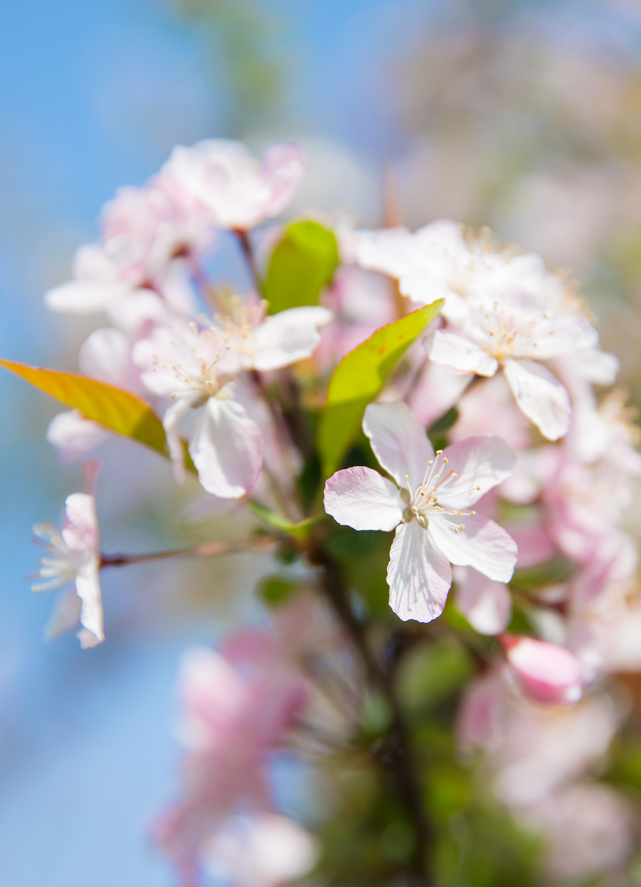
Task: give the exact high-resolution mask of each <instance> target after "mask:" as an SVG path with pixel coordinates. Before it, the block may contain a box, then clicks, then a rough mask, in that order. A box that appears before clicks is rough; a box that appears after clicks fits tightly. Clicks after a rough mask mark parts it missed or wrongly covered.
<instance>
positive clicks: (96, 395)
mask: <svg viewBox="0 0 641 887" xmlns="http://www.w3.org/2000/svg"><path fill="white" fill-rule="evenodd" d="M0 366H3V367H5V368H6V369H8V370H9V371H10V372H12V373H15V374H16V376H20V378H21V379H24V380H25V381H27V382H30V383H31V384H32V385H34V386H35V387H36V388H39V389H40V390H41V391H44V392H46V393H47V394H50V395H51V397H55V398H56V400H59V401H60V402H61V403H64V404H65V405H66V406H68V407H71V408H72V409H74V410H79V411H80V412H81V413H82V415H83V416H84V417H85V418H86V419H91V420H92V421H94V422H98V423H99V424H100V425H104V427H105V428H108V429H109V430H110V431H115V432H116V434H122V435H124V437H131V438H133V439H134V440H137V441H139V442H140V443H143V444H145V445H146V446H148V447H151V449H152V450H157V451H158V452H159V453H162V455H163V456H166V455H167V453H166V437H165V429H164V428H163V427H162V422H161V421H160V419H159V418H158V416H157V415H156V414H155V413H154V412H153V410H152V409H151V407H150V406H149V404H147V403H145V401H144V400H142V399H141V398H140V397H136V395H135V394H131V393H130V392H129V391H125V390H124V389H122V388H114V386H113V385H107V384H105V383H104V382H98V381H96V380H95V379H89V378H87V376H80V375H78V374H77V373H66V372H63V371H62V370H47V369H41V368H40V367H32V366H28V365H27V364H26V363H18V362H17V361H13V360H0Z"/></svg>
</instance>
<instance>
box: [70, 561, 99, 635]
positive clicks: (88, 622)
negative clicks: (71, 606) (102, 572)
mask: <svg viewBox="0 0 641 887" xmlns="http://www.w3.org/2000/svg"><path fill="white" fill-rule="evenodd" d="M76 593H77V594H78V597H79V598H80V600H81V601H82V608H81V610H80V624H81V625H82V626H83V628H84V629H85V630H84V631H83V630H81V631H79V632H78V638H79V640H80V643H81V645H82V647H83V648H84V647H94V646H95V645H96V644H99V643H100V642H101V641H104V639H105V631H104V624H103V613H102V595H101V593H100V581H99V579H98V562H97V559H96V563H95V565H94V566H93V568H90V567H89V568H87V569H86V570H83V572H81V573H78V575H77V576H76Z"/></svg>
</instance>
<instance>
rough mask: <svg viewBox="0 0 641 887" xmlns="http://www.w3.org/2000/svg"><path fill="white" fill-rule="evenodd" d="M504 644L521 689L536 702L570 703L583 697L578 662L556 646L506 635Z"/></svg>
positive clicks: (503, 638)
mask: <svg viewBox="0 0 641 887" xmlns="http://www.w3.org/2000/svg"><path fill="white" fill-rule="evenodd" d="M501 643H502V644H503V646H504V647H505V649H506V653H507V659H508V662H509V663H510V665H511V666H512V668H513V669H514V671H515V672H516V673H517V675H518V677H519V680H520V682H521V686H522V687H523V689H524V690H525V692H526V693H527V694H528V696H529V697H530V698H531V699H533V700H534V701H536V702H543V703H551V704H555V703H557V704H558V703H560V704H563V703H567V702H576V701H577V700H578V699H580V698H581V693H582V689H583V688H582V682H581V666H580V664H579V660H578V659H577V658H576V656H574V655H573V654H572V653H570V651H569V650H566V649H565V647H560V646H558V645H557V644H548V643H546V642H545V641H536V640H534V639H533V638H528V637H515V636H514V635H509V634H504V635H502V636H501Z"/></svg>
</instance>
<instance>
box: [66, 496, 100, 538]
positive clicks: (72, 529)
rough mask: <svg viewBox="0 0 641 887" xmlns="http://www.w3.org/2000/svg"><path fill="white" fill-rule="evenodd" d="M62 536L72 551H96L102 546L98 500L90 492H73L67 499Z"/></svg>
mask: <svg viewBox="0 0 641 887" xmlns="http://www.w3.org/2000/svg"><path fill="white" fill-rule="evenodd" d="M62 537H63V539H64V540H65V542H66V543H67V545H68V547H69V548H70V549H71V550H72V551H77V552H88V553H92V552H96V551H98V549H99V548H100V530H99V528H98V517H97V515H96V500H95V499H94V497H93V496H90V495H89V494H88V493H72V495H71V496H67V499H66V500H65V523H64V527H63V530H62Z"/></svg>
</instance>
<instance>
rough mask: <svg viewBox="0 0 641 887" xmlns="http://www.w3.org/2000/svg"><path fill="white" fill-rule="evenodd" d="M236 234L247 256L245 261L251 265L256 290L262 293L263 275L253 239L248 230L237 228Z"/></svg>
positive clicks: (244, 254)
mask: <svg viewBox="0 0 641 887" xmlns="http://www.w3.org/2000/svg"><path fill="white" fill-rule="evenodd" d="M234 234H235V235H236V239H237V240H238V243H239V244H240V248H241V250H242V253H243V256H244V257H245V261H246V262H247V265H248V267H249V270H250V273H251V276H252V278H253V280H254V286H255V287H256V291H257V292H258V293H260V294H261V295H262V292H263V280H262V277H261V273H260V269H259V267H258V263H257V261H256V256H255V255H254V248H253V247H252V244H251V240H250V239H249V235H248V234H247V232H246V231H241V230H239V229H237V230H235V231H234Z"/></svg>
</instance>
